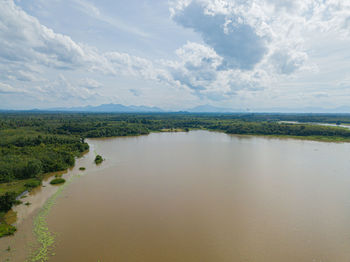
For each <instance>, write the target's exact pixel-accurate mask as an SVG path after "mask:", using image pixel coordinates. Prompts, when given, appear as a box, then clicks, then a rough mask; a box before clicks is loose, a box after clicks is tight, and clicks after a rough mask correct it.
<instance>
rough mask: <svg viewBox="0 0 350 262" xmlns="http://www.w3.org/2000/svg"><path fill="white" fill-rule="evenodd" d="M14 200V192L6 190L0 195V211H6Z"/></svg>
mask: <svg viewBox="0 0 350 262" xmlns="http://www.w3.org/2000/svg"><path fill="white" fill-rule="evenodd" d="M15 201H16V193H15V192H6V193H5V194H4V195H2V196H0V211H3V212H7V211H9V210H10V209H11V207H12V205H13V204H14V203H15Z"/></svg>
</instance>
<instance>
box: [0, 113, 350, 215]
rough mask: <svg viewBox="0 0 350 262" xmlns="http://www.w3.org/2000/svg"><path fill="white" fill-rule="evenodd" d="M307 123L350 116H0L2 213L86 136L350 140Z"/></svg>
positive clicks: (62, 163)
mask: <svg viewBox="0 0 350 262" xmlns="http://www.w3.org/2000/svg"><path fill="white" fill-rule="evenodd" d="M281 121H297V122H298V123H285V122H281ZM310 123H333V124H338V125H339V124H347V123H350V115H324V114H319V115H317V114H294V115H292V114H214V113H213V114H209V113H208V114H189V113H156V114H127V113H124V114H107V113H105V114H102V113H101V114H96V113H90V114H88V113H52V112H51V113H43V112H41V113H39V112H38V113H33V112H22V113H11V112H7V113H0V213H1V212H2V213H4V212H6V211H8V210H9V209H10V208H11V206H12V205H13V204H14V203H15V202H16V196H18V195H19V194H21V193H22V192H24V191H26V190H30V189H31V188H33V187H35V186H38V185H40V184H41V180H42V178H43V175H44V174H46V173H50V172H54V171H61V170H65V169H67V168H69V167H71V166H73V165H74V163H75V158H76V157H79V156H81V155H82V153H83V152H84V151H86V150H88V148H89V146H88V144H87V143H86V142H85V138H96V137H112V136H136V135H147V134H149V133H151V132H162V131H172V130H180V131H189V130H193V129H205V130H211V131H220V132H225V133H228V134H243V135H270V136H271V135H273V136H292V137H300V138H304V139H305V138H306V139H317V140H325V141H350V129H347V128H343V127H330V126H322V125H318V124H310ZM0 217H1V215H0Z"/></svg>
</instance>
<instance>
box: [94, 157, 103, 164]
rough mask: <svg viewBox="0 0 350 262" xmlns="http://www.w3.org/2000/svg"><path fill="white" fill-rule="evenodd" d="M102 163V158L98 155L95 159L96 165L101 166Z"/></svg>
mask: <svg viewBox="0 0 350 262" xmlns="http://www.w3.org/2000/svg"><path fill="white" fill-rule="evenodd" d="M102 162H103V158H102V156H100V155H97V156H96V157H95V164H96V165H99V164H101V163H102Z"/></svg>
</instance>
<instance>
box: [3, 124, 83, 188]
mask: <svg viewBox="0 0 350 262" xmlns="http://www.w3.org/2000/svg"><path fill="white" fill-rule="evenodd" d="M0 138H1V139H0V182H1V183H4V182H10V181H13V180H20V179H29V178H38V179H40V176H41V175H42V174H44V173H48V172H54V171H61V170H65V169H67V168H68V167H71V166H73V165H74V161H75V157H76V156H79V155H80V154H81V153H82V152H84V151H85V150H87V149H88V147H89V146H88V144H86V143H84V142H83V139H82V138H80V137H79V136H63V135H51V134H46V133H40V132H37V131H33V130H30V129H28V130H27V129H25V128H24V127H22V128H18V129H5V130H0Z"/></svg>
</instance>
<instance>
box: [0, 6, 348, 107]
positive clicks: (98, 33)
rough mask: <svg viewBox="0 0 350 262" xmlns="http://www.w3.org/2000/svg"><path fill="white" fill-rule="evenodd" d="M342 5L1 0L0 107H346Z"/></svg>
mask: <svg viewBox="0 0 350 262" xmlns="http://www.w3.org/2000/svg"><path fill="white" fill-rule="evenodd" d="M349 58H350V1H349V0H174V1H166V0H118V1H112V0H15V1H14V0H0V108H2V109H30V108H50V107H72V106H84V105H99V104H103V103H121V104H125V105H147V106H158V107H162V108H164V109H169V110H178V109H183V108H189V107H193V106H197V105H202V104H210V105H214V106H220V107H229V108H235V109H243V110H246V109H248V108H249V109H251V110H254V109H259V108H272V107H288V108H300V107H326V108H334V107H339V106H350V59H349Z"/></svg>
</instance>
